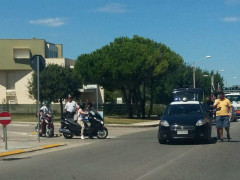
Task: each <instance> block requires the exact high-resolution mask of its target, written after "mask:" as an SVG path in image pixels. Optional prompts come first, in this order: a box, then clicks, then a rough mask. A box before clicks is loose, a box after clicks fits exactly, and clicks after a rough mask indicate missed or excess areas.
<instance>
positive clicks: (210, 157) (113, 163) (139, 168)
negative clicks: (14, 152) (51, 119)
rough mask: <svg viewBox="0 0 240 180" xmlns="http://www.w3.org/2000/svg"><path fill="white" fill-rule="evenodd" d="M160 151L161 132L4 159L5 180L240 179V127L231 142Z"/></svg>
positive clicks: (234, 127) (0, 166)
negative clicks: (158, 139)
mask: <svg viewBox="0 0 240 180" xmlns="http://www.w3.org/2000/svg"><path fill="white" fill-rule="evenodd" d="M213 132H214V133H213V140H212V144H208V145H204V144H194V143H191V142H175V143H170V144H167V145H160V144H159V143H158V141H157V138H156V137H157V129H156V128H149V129H146V131H141V132H136V130H134V131H133V133H132V134H129V133H128V134H127V135H124V136H117V137H116V138H112V139H107V140H94V143H90V144H87V145H84V146H79V147H72V148H69V149H63V150H58V151H47V152H44V153H40V154H38V153H36V154H35V153H32V154H25V155H18V156H13V157H12V156H11V157H8V158H2V159H0V179H1V180H5V179H6V180H12V179H14V180H18V179H21V180H28V179H29V180H33V179H44V180H49V179H51V180H55V179H58V180H61V179H63V180H68V179H82V180H88V179H90V180H95V179H101V180H102V179H104V180H107V179H111V180H112V179H114V180H118V179H119V180H120V179H121V180H122V179H124V180H128V179H129V180H132V179H137V180H140V179H175V180H176V179H240V165H239V164H240V163H239V162H240V155H239V150H240V123H232V124H231V136H232V138H233V139H232V140H231V142H227V141H226V142H216V139H214V136H215V129H214V127H213Z"/></svg>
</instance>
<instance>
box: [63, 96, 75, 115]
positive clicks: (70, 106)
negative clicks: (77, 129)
mask: <svg viewBox="0 0 240 180" xmlns="http://www.w3.org/2000/svg"><path fill="white" fill-rule="evenodd" d="M77 108H78V105H77V103H76V102H75V101H73V99H72V97H71V96H70V95H69V96H68V102H67V104H66V105H65V108H64V109H65V117H66V118H73V117H74V115H75V114H76V111H77Z"/></svg>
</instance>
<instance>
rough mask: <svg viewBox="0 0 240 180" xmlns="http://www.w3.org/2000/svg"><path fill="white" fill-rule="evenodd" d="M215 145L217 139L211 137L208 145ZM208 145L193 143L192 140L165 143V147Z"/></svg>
mask: <svg viewBox="0 0 240 180" xmlns="http://www.w3.org/2000/svg"><path fill="white" fill-rule="evenodd" d="M216 143H217V138H216V137H212V138H211V141H210V143H209V144H216ZM209 144H206V143H203V142H198V141H194V140H173V141H169V142H168V143H166V145H209Z"/></svg>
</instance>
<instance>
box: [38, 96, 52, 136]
mask: <svg viewBox="0 0 240 180" xmlns="http://www.w3.org/2000/svg"><path fill="white" fill-rule="evenodd" d="M39 114H40V127H39V129H40V132H41V133H42V126H43V121H44V117H45V116H46V115H47V114H49V115H52V110H51V107H50V101H48V100H46V101H45V102H44V106H42V107H41V108H40V111H39Z"/></svg>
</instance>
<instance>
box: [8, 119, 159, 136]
mask: <svg viewBox="0 0 240 180" xmlns="http://www.w3.org/2000/svg"><path fill="white" fill-rule="evenodd" d="M157 121H158V122H157V123H154V124H142V125H141V124H105V126H106V127H119V128H121V127H122V128H124V127H128V128H146V127H157V126H158V125H159V120H157ZM12 124H29V125H33V124H36V123H32V122H18V123H12ZM31 134H32V133H31Z"/></svg>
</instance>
